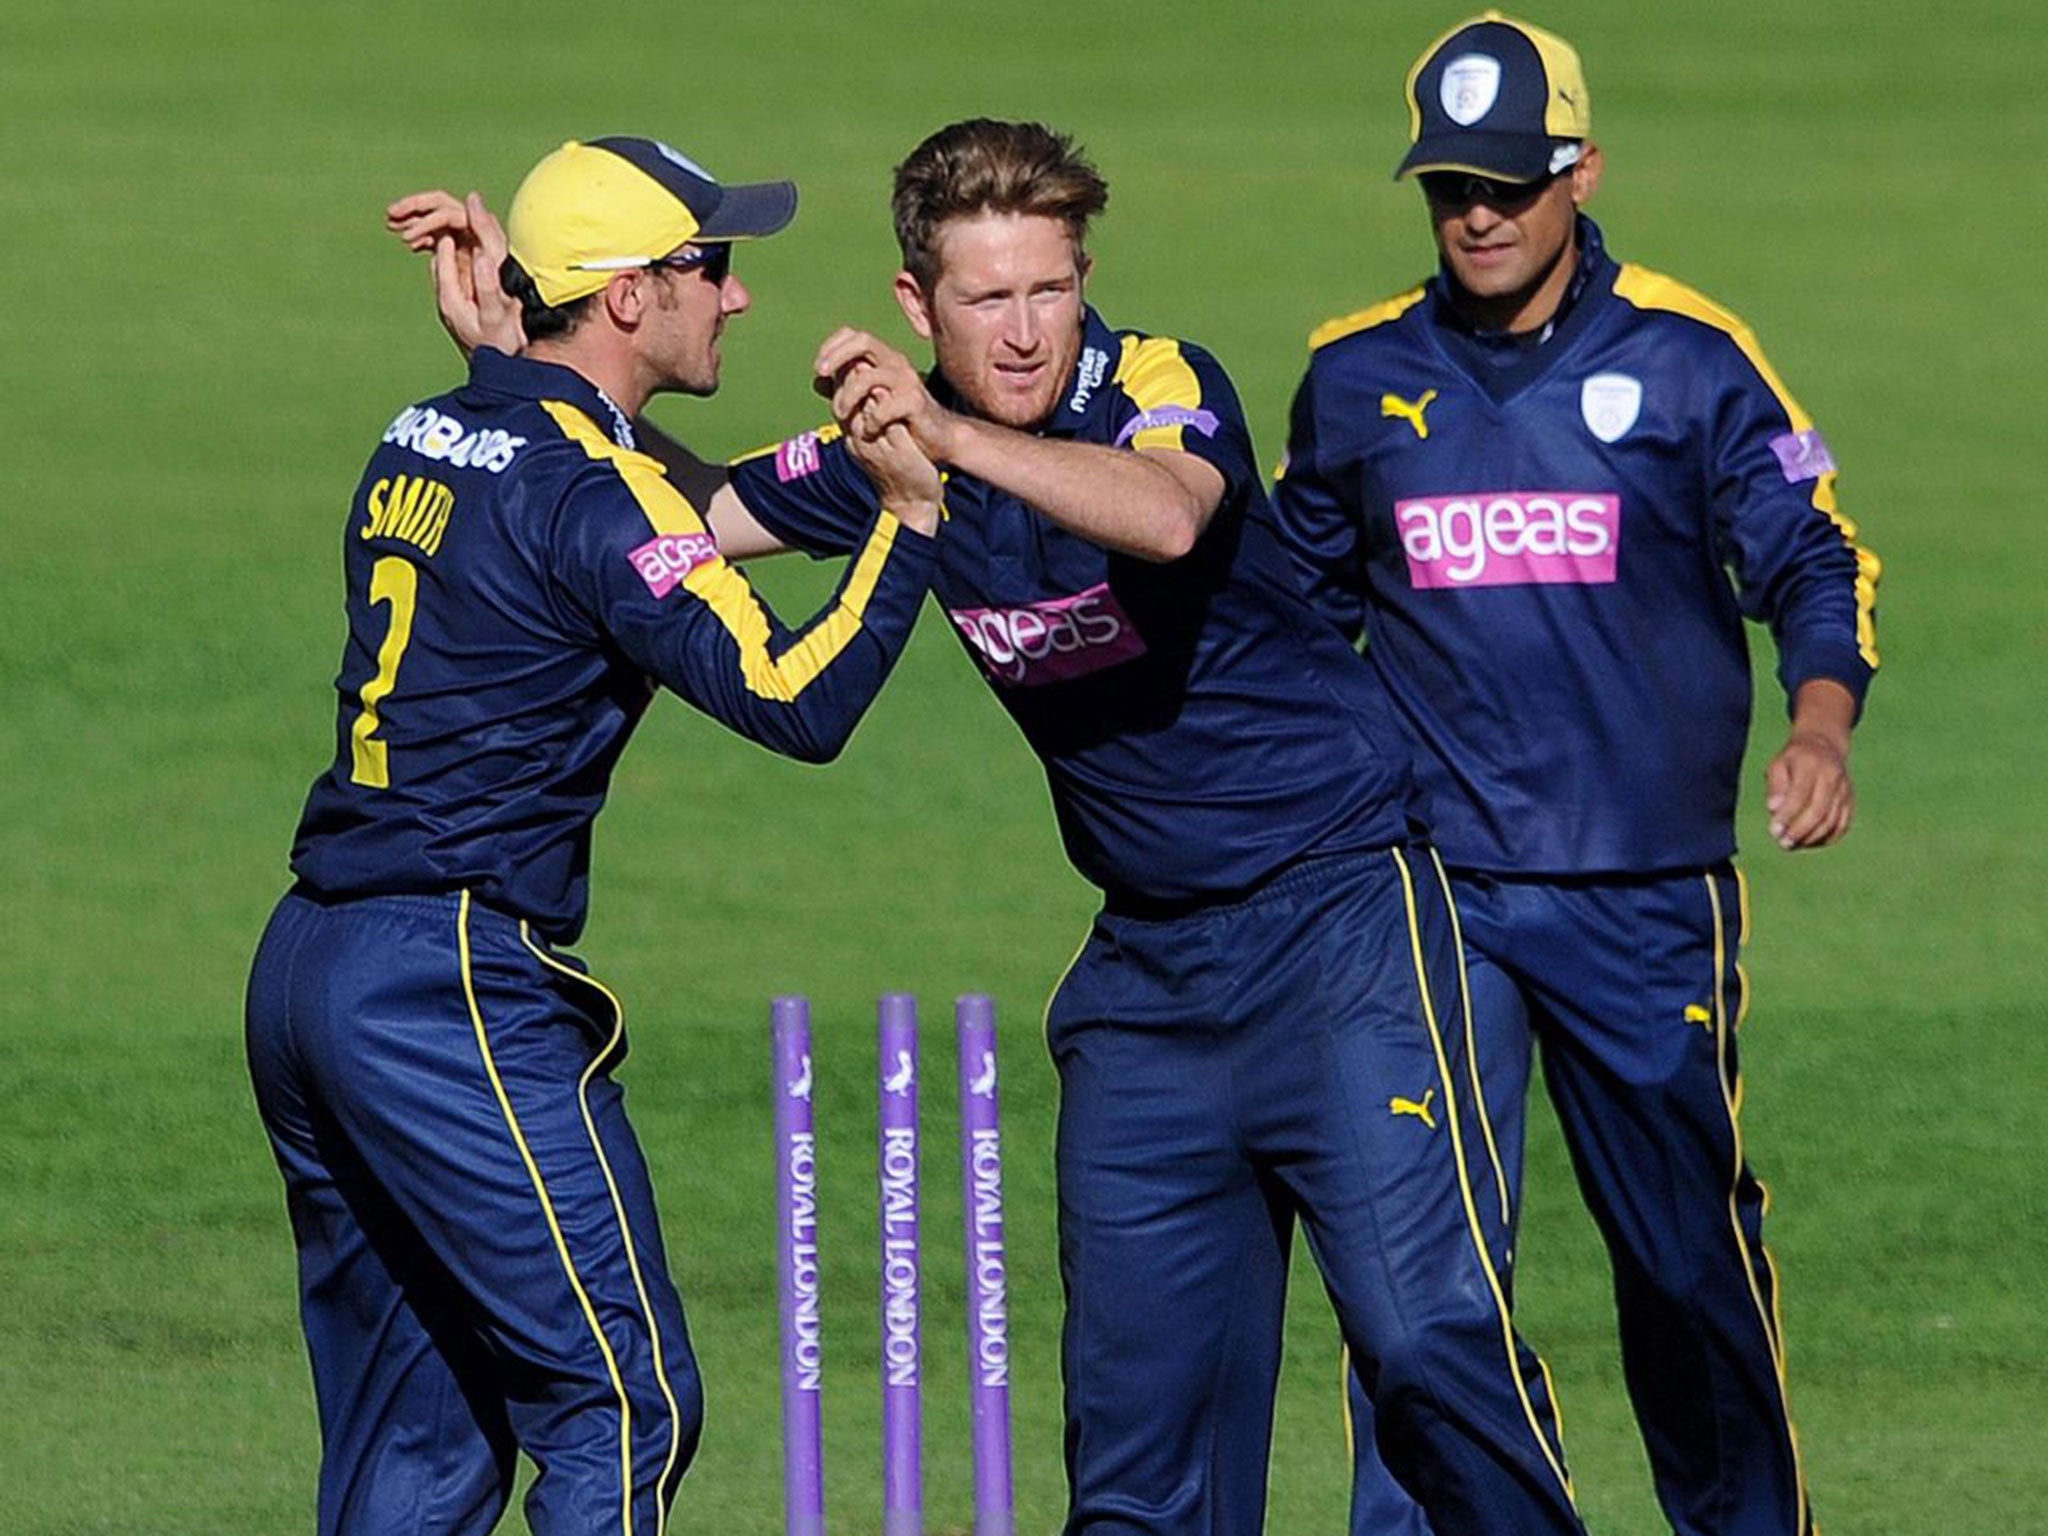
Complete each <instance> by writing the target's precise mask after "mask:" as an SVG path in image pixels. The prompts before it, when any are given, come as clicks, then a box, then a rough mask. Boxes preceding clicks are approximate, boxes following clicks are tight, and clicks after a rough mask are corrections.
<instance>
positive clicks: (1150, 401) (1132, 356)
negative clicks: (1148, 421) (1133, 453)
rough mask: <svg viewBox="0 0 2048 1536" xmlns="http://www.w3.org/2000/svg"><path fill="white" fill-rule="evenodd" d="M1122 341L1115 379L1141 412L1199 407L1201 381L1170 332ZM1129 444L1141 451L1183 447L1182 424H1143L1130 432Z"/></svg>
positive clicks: (1133, 337)
mask: <svg viewBox="0 0 2048 1536" xmlns="http://www.w3.org/2000/svg"><path fill="white" fill-rule="evenodd" d="M1123 341H1124V345H1123V355H1122V356H1121V357H1120V358H1118V360H1117V365H1116V379H1115V382H1116V384H1117V386H1118V387H1119V388H1120V389H1122V390H1123V392H1124V393H1125V394H1126V395H1128V396H1130V398H1131V403H1132V404H1133V405H1135V406H1137V408H1138V410H1139V412H1140V413H1141V414H1142V413H1143V412H1146V411H1156V410H1160V409H1162V408H1164V407H1167V406H1178V407H1180V408H1181V409H1183V410H1188V411H1193V410H1199V409H1200V408H1201V404H1202V381H1201V380H1200V379H1198V378H1196V377H1195V370H1194V368H1193V367H1192V366H1190V365H1189V363H1188V360H1187V359H1186V358H1185V357H1183V356H1182V355H1181V350H1180V343H1179V342H1177V341H1175V340H1174V339H1173V338H1172V337H1171V336H1147V337H1142V338H1141V337H1137V336H1126V337H1125V338H1124V339H1123ZM1130 446H1131V447H1133V448H1135V449H1137V450H1138V451H1139V452H1140V453H1144V452H1149V451H1151V450H1154V449H1159V448H1167V449H1174V450H1178V449H1179V448H1181V447H1182V437H1181V428H1180V427H1179V426H1178V425H1174V426H1160V427H1146V428H1144V429H1143V430H1141V431H1139V432H1137V433H1135V434H1133V435H1132V437H1131V442H1130Z"/></svg>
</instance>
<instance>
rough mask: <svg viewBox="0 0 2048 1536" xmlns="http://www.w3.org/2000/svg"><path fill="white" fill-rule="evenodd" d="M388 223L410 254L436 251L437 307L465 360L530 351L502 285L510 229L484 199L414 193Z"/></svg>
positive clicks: (389, 213) (387, 213)
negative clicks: (483, 351) (484, 351)
mask: <svg viewBox="0 0 2048 1536" xmlns="http://www.w3.org/2000/svg"><path fill="white" fill-rule="evenodd" d="M384 223H385V227H386V228H388V229H389V230H390V231H391V232H392V233H393V234H395V235H397V236H398V238H399V239H401V240H403V241H404V242H405V244H406V248H407V249H408V250H413V251H426V250H432V252H433V254H434V268H433V270H434V306H435V308H436V310H438V311H439V313H440V316H441V325H442V328H443V329H444V330H446V331H447V332H448V334H449V336H451V337H452V338H454V341H455V345H456V346H457V347H458V348H460V349H461V352H462V355H463V356H464V357H468V356H469V355H470V354H471V353H472V352H474V351H475V350H476V349H477V348H478V347H483V346H488V347H495V348H497V349H498V350H499V351H500V352H504V353H506V354H508V355H511V354H516V353H517V352H519V351H520V350H521V349H522V348H524V347H525V345H526V329H525V327H524V326H523V325H521V323H520V319H519V305H518V304H517V303H516V302H514V300H513V299H512V297H511V296H510V295H509V294H507V293H506V292H505V290H504V288H503V287H502V286H501V285H500V284H499V282H498V269H499V268H500V267H501V266H502V265H503V264H504V261H505V254H506V244H505V227H504V226H503V225H502V224H500V223H499V222H498V219H497V215H495V214H493V213H492V212H491V211H490V209H488V208H486V207H485V206H484V200H483V199H482V198H481V197H480V196H478V195H477V194H476V193H474V192H472V193H470V194H469V196H468V197H467V198H465V199H461V200H457V199H456V198H455V196H454V195H453V194H451V193H448V192H442V191H438V190H437V191H432V192H415V193H412V194H411V195H410V196H407V197H401V198H400V199H398V201H397V202H395V203H393V204H392V205H391V206H390V207H389V208H387V209H385V210H384Z"/></svg>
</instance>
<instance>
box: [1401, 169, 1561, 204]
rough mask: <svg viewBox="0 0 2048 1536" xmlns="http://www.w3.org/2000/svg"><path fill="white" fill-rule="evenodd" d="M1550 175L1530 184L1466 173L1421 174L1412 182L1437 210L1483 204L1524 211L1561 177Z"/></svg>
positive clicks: (1425, 172)
mask: <svg viewBox="0 0 2048 1536" xmlns="http://www.w3.org/2000/svg"><path fill="white" fill-rule="evenodd" d="M1562 174H1563V173H1562V172H1561V171H1552V172H1551V173H1550V174H1549V175H1547V176H1539V177H1537V178H1536V179H1535V180H1534V181H1504V180H1502V179H1501V178H1500V177H1497V176H1475V175H1473V174H1472V173H1471V172H1469V171H1424V172H1423V173H1422V174H1421V175H1419V176H1417V177H1416V178H1415V179H1416V180H1417V181H1419V182H1421V183H1422V195H1423V196H1424V197H1426V198H1428V199H1429V200H1430V201H1431V202H1432V203H1435V204H1436V205H1437V206H1438V207H1440V208H1469V207H1471V206H1472V205H1473V204H1474V203H1484V204H1485V205H1486V206H1487V207H1489V208H1524V207H1527V206H1528V205H1529V204H1530V203H1533V202H1535V201H1536V199H1537V198H1539V197H1541V196H1542V195H1543V194H1544V193H1545V192H1546V191H1547V190H1549V187H1550V184H1551V183H1552V182H1553V181H1555V180H1557V178H1558V177H1559V176H1560V175H1562Z"/></svg>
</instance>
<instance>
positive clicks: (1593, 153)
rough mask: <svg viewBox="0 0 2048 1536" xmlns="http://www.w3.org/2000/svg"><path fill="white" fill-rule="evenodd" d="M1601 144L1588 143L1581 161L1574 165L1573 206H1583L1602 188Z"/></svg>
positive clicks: (1580, 157)
mask: <svg viewBox="0 0 2048 1536" xmlns="http://www.w3.org/2000/svg"><path fill="white" fill-rule="evenodd" d="M1600 167H1601V159H1600V146H1599V145H1598V144H1592V143H1588V144H1587V145H1586V152H1585V153H1584V154H1582V155H1580V156H1579V163H1578V164H1577V165H1575V166H1573V167H1572V206H1573V207H1575V208H1582V207H1584V206H1585V205H1586V204H1587V203H1589V202H1591V201H1592V198H1593V194H1594V193H1595V192H1597V191H1599V190H1600Z"/></svg>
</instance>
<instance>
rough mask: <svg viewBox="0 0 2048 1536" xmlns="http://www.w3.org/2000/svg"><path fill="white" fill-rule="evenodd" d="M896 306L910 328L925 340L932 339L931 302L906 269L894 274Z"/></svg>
mask: <svg viewBox="0 0 2048 1536" xmlns="http://www.w3.org/2000/svg"><path fill="white" fill-rule="evenodd" d="M895 288H896V304H897V307H898V308H900V309H901V310H902V311H903V318H904V319H906V320H908V321H909V322H910V328H911V329H912V330H913V331H915V332H917V334H918V336H919V337H920V338H921V339H923V340H925V341H930V340H931V339H932V301H931V298H930V296H929V295H927V294H926V293H925V291H924V289H923V288H922V287H921V286H919V284H918V281H917V279H916V278H914V277H912V276H911V275H910V273H909V271H908V270H907V269H906V270H904V271H902V272H898V273H897V274H896V284H895Z"/></svg>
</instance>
